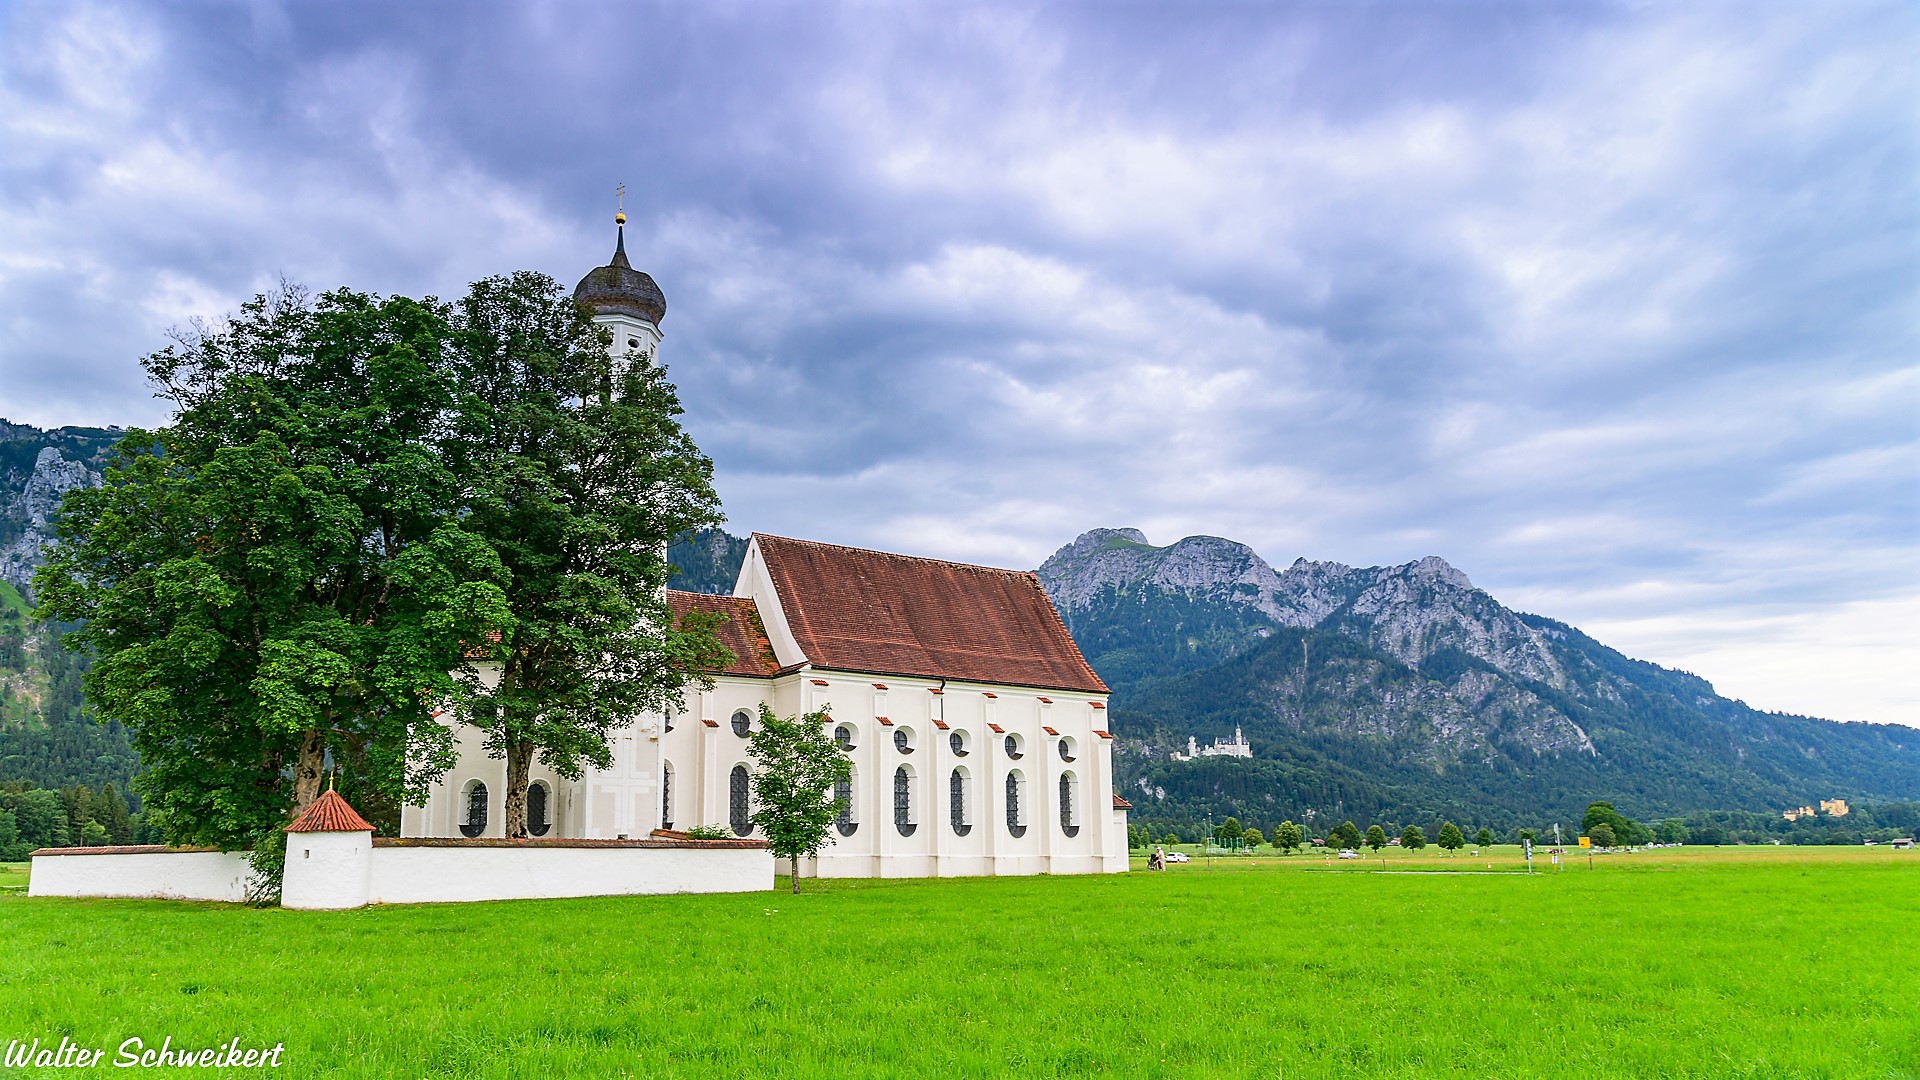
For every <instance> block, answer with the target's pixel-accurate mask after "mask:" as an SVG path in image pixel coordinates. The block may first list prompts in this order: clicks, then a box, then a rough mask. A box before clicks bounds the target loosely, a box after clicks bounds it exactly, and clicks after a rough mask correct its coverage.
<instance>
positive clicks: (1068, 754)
mask: <svg viewBox="0 0 1920 1080" xmlns="http://www.w3.org/2000/svg"><path fill="white" fill-rule="evenodd" d="M1060 760H1061V761H1072V760H1073V740H1072V739H1065V738H1063V739H1061V740H1060Z"/></svg>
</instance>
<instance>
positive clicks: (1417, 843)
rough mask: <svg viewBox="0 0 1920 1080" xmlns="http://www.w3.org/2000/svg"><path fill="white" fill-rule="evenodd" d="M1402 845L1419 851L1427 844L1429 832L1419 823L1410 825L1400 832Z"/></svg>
mask: <svg viewBox="0 0 1920 1080" xmlns="http://www.w3.org/2000/svg"><path fill="white" fill-rule="evenodd" d="M1400 846H1401V847H1403V848H1406V849H1407V850H1408V851H1419V850H1420V849H1421V848H1423V847H1426V846H1427V834H1426V833H1425V832H1424V831H1422V830H1421V828H1420V826H1418V825H1409V826H1407V827H1406V828H1405V829H1404V830H1402V831H1401V833H1400Z"/></svg>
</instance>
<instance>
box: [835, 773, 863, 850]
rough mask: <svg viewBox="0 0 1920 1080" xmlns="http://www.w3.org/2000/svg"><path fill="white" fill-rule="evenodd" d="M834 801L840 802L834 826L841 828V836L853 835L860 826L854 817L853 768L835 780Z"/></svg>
mask: <svg viewBox="0 0 1920 1080" xmlns="http://www.w3.org/2000/svg"><path fill="white" fill-rule="evenodd" d="M833 801H834V802H836V803H838V804H839V809H838V811H837V812H836V813H835V815H834V819H833V827H834V828H835V829H837V830H839V832H840V835H841V836H852V835H853V834H854V832H855V831H857V830H858V829H859V828H860V823H859V822H858V821H855V820H854V819H853V770H852V769H848V770H847V775H846V776H844V777H841V778H840V779H838V780H835V781H834V782H833Z"/></svg>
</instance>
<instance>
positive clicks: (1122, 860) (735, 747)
mask: <svg viewBox="0 0 1920 1080" xmlns="http://www.w3.org/2000/svg"><path fill="white" fill-rule="evenodd" d="M615 220H616V223H617V224H618V225H619V227H620V238H619V240H618V242H617V243H616V246H615V249H614V255H613V259H612V261H611V262H610V263H609V264H608V265H606V266H602V267H599V268H598V269H595V270H593V271H591V272H589V273H588V274H587V275H586V277H584V278H582V279H581V281H580V284H579V287H578V288H577V289H575V290H574V296H575V298H576V299H578V300H580V301H581V302H583V303H585V304H587V305H589V306H590V307H592V309H593V310H594V312H595V320H596V321H597V322H599V323H601V324H603V325H605V326H607V327H609V328H610V329H611V330H612V331H613V338H614V344H613V347H614V349H615V350H616V351H617V352H619V353H621V354H623V355H631V354H641V353H644V354H647V355H648V356H654V355H657V350H658V347H659V344H660V340H661V332H660V322H661V320H662V319H663V318H664V317H665V315H666V298H665V296H664V295H663V294H662V293H661V291H660V288H659V286H658V285H656V284H655V283H654V281H653V279H652V278H651V277H650V276H648V275H647V274H645V273H642V272H640V271H637V270H635V269H633V267H632V265H631V264H630V263H629V262H628V260H627V255H626V244H625V235H624V233H625V229H624V225H625V217H624V215H621V216H619V217H617V218H616V219H615ZM667 599H668V601H669V604H670V606H671V607H672V608H673V610H674V611H675V613H676V614H677V615H679V616H684V615H685V614H686V613H688V612H690V611H704V612H715V613H718V614H720V615H721V616H723V617H724V622H723V623H722V624H721V626H720V630H719V633H720V637H721V641H722V642H723V643H724V644H725V645H726V646H727V648H728V650H729V651H731V652H732V653H733V656H734V660H733V662H732V663H731V664H729V665H728V666H727V668H726V669H725V670H724V671H717V672H713V673H711V674H712V677H713V683H714V685H713V688H712V689H711V690H705V691H702V690H699V689H698V688H697V687H689V689H688V691H687V694H686V696H685V698H684V699H683V701H682V702H681V705H682V707H681V708H680V709H676V710H672V711H670V712H668V713H666V714H665V715H652V716H638V717H635V718H634V720H633V723H632V724H631V726H629V727H627V728H626V729H624V730H622V731H621V732H619V733H618V735H617V736H616V737H615V739H614V743H613V746H612V751H613V759H614V764H613V767H612V768H610V769H606V770H599V771H596V770H591V769H590V770H589V771H588V772H587V773H586V774H585V775H583V776H582V777H581V779H579V780H577V781H569V780H566V779H564V778H563V777H560V776H558V775H557V774H555V773H553V772H552V771H551V770H549V769H546V768H544V767H543V766H542V765H541V764H540V763H539V762H538V761H537V760H536V762H535V765H534V768H533V772H532V777H531V781H530V784H529V788H528V792H527V806H528V818H529V832H530V833H532V834H533V835H535V836H537V837H545V838H579V839H620V838H627V839H634V840H638V839H643V838H646V837H649V836H653V835H655V834H656V833H668V834H672V833H676V832H680V831H684V830H686V829H689V828H692V827H695V826H720V827H722V828H725V829H727V830H729V831H730V832H731V833H732V834H733V835H735V836H739V837H752V836H754V835H755V830H754V828H753V826H752V824H751V822H750V821H749V820H748V817H749V815H750V814H751V813H752V811H753V805H752V802H751V790H750V784H749V775H750V770H751V768H752V762H751V761H750V760H749V759H748V757H747V740H748V739H749V738H750V737H751V736H752V734H753V730H754V726H755V724H756V723H757V720H758V716H759V709H760V706H761V705H762V704H765V705H767V706H768V707H770V708H771V709H772V710H773V711H774V712H775V713H776V714H778V715H781V716H791V715H800V714H803V713H807V712H812V711H814V710H818V709H826V710H828V711H829V712H830V714H831V716H832V728H831V731H832V735H833V738H834V741H835V742H836V743H838V744H839V746H840V749H841V751H842V752H843V753H845V754H846V755H847V758H848V761H849V762H850V764H851V766H852V777H851V779H850V780H849V781H848V782H847V783H846V784H845V785H844V786H843V788H842V790H839V791H837V792H836V795H837V796H838V797H839V799H840V801H841V803H842V812H841V814H840V817H839V820H838V821H837V822H836V823H835V825H834V828H833V830H832V832H831V840H832V843H831V844H830V845H829V846H828V847H827V848H825V849H824V850H823V851H822V853H821V854H820V856H819V857H818V858H817V859H813V860H807V861H803V863H802V869H801V873H802V874H803V875H818V876H822V877H949V876H963V875H1001V874H1008V875H1011V874H1045V873H1051V874H1091V873H1120V872H1124V871H1125V870H1126V869H1127V817H1126V814H1127V810H1128V805H1127V803H1126V802H1125V801H1124V800H1122V799H1121V798H1120V797H1119V796H1118V795H1115V794H1114V793H1113V756H1112V749H1111V748H1112V739H1113V736H1112V735H1111V734H1109V733H1108V726H1109V725H1108V722H1107V720H1106V709H1107V687H1106V684H1105V683H1103V682H1101V680H1100V677H1099V676H1098V675H1096V674H1094V672H1093V669H1092V668H1090V667H1089V666H1088V665H1087V662H1086V660H1085V659H1084V658H1083V657H1082V656H1081V655H1080V650H1079V648H1078V647H1077V646H1076V645H1075V644H1074V642H1073V639H1072V638H1071V637H1070V636H1068V634H1067V630H1066V627H1065V626H1064V625H1062V623H1061V621H1060V617H1059V615H1058V614H1057V613H1056V612H1055V611H1054V608H1053V605H1052V603H1051V602H1050V601H1049V600H1048V599H1047V595H1046V593H1045V592H1044V591H1043V590H1042V589H1041V587H1040V582H1039V579H1038V578H1037V577H1035V576H1034V574H1032V573H1031V572H1027V571H1014V570H996V569H991V568H988V567H981V566H968V565H964V564H961V563H953V562H944V561H940V560H937V559H922V558H913V557H909V556H905V555H891V554H886V553H883V552H878V551H867V550H863V549H860V548H850V547H840V546H836V545H832V544H822V543H814V542H811V541H806V540H790V539H785V538H782V537H775V536H765V535H760V534H755V535H754V536H753V538H752V540H751V542H750V544H749V546H748V549H747V554H746V559H745V561H744V562H743V563H742V565H741V568H740V574H739V578H738V580H736V582H735V583H734V588H733V595H731V596H711V595H705V594H700V593H688V592H677V591H669V592H668V593H667ZM456 734H457V736H458V739H459V745H460V758H459V763H458V765H456V766H455V767H454V768H453V769H452V770H450V771H449V772H448V773H447V774H446V775H445V777H444V778H443V779H442V781H441V782H440V783H439V784H438V785H437V786H435V787H434V788H433V790H432V791H431V792H430V794H429V796H428V798H427V802H426V805H424V806H409V807H406V808H404V809H403V811H402V814H401V834H402V836H403V837H459V836H466V837H496V838H497V837H500V836H502V827H501V822H500V808H501V807H502V805H503V803H504V796H505V785H506V763H505V762H504V761H503V760H501V759H498V758H493V757H489V756H488V755H487V753H486V752H485V751H484V750H483V749H482V746H481V735H480V733H479V732H478V731H477V730H475V729H472V728H467V727H464V726H462V728H461V730H459V731H458V732H456Z"/></svg>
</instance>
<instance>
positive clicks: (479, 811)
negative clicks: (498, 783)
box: [460, 780, 487, 836]
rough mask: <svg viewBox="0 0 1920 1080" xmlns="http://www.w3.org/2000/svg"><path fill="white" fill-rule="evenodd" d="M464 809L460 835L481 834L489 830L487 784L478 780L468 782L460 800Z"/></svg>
mask: <svg viewBox="0 0 1920 1080" xmlns="http://www.w3.org/2000/svg"><path fill="white" fill-rule="evenodd" d="M460 802H461V808H462V810H463V811H464V813H463V815H462V819H461V822H460V835H462V836H479V835H480V834H481V833H483V832H486V831H487V785H485V784H483V783H481V782H480V781H478V780H470V781H468V782H467V790H466V791H465V793H464V797H463V798H462V799H461V800H460Z"/></svg>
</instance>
